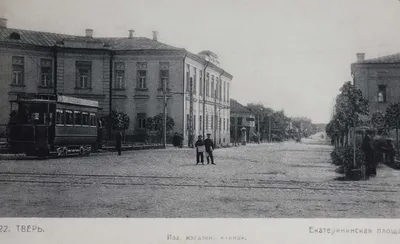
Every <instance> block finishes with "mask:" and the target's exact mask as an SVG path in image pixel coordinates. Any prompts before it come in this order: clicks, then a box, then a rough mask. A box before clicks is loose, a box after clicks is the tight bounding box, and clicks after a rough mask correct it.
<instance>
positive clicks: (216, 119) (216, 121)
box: [213, 84, 218, 144]
mask: <svg viewBox="0 0 400 244" xmlns="http://www.w3.org/2000/svg"><path fill="white" fill-rule="evenodd" d="M217 86H218V84H215V87H214V91H213V93H214V128H213V129H214V143H215V144H216V143H217V127H218V118H217Z"/></svg>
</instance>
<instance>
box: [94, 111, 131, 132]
mask: <svg viewBox="0 0 400 244" xmlns="http://www.w3.org/2000/svg"><path fill="white" fill-rule="evenodd" d="M108 121H109V115H107V116H103V117H101V122H102V124H103V126H104V127H107V126H108ZM129 122H130V118H129V116H128V115H127V114H125V113H123V112H118V111H111V128H112V129H113V130H121V131H124V130H127V129H129Z"/></svg>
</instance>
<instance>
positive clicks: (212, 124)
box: [211, 115, 214, 130]
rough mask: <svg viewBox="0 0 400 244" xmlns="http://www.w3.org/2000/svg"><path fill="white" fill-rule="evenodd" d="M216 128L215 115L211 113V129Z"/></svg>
mask: <svg viewBox="0 0 400 244" xmlns="http://www.w3.org/2000/svg"><path fill="white" fill-rule="evenodd" d="M213 129H214V116H213V115H211V130H213Z"/></svg>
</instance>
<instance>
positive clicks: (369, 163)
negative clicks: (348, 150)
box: [362, 135, 376, 176]
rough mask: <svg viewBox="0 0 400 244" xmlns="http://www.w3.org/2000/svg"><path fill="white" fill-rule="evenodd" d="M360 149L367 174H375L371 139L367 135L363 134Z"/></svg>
mask: <svg viewBox="0 0 400 244" xmlns="http://www.w3.org/2000/svg"><path fill="white" fill-rule="evenodd" d="M362 150H363V152H364V155H365V162H366V168H367V170H366V171H367V172H366V173H367V175H368V176H370V175H374V176H375V175H376V165H375V162H374V153H373V148H372V141H371V137H370V136H369V135H365V137H364V139H363V142H362Z"/></svg>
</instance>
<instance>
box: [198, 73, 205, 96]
mask: <svg viewBox="0 0 400 244" xmlns="http://www.w3.org/2000/svg"><path fill="white" fill-rule="evenodd" d="M199 79H200V82H199V86H200V87H199V91H200V92H199V93H200V96H202V95H203V90H204V87H203V84H204V82H203V71H202V70H199Z"/></svg>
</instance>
